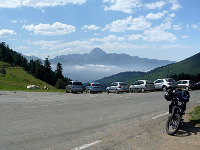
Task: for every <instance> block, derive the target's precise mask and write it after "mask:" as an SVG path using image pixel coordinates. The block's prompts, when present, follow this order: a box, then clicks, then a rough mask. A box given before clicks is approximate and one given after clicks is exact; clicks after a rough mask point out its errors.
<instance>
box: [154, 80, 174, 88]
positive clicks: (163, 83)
mask: <svg viewBox="0 0 200 150" xmlns="http://www.w3.org/2000/svg"><path fill="white" fill-rule="evenodd" d="M154 85H155V89H156V90H163V91H167V89H175V88H177V83H176V81H175V80H174V79H172V78H165V79H157V80H155V81H154Z"/></svg>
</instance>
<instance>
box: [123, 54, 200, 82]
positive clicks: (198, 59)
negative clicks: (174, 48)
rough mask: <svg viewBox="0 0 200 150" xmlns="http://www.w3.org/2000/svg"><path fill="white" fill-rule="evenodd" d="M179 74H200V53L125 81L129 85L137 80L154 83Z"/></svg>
mask: <svg viewBox="0 0 200 150" xmlns="http://www.w3.org/2000/svg"><path fill="white" fill-rule="evenodd" d="M181 73H184V74H190V75H197V74H200V53H198V54H196V55H194V56H192V57H189V58H187V59H185V60H182V61H180V62H177V63H174V64H170V65H167V66H163V67H159V68H156V69H154V70H152V71H149V72H147V73H146V74H144V75H141V76H137V77H132V78H129V79H128V78H127V79H126V81H127V82H128V83H129V84H130V83H132V82H134V81H135V80H138V79H148V80H151V81H154V80H156V79H158V78H166V77H169V76H171V75H174V74H176V75H178V74H181Z"/></svg>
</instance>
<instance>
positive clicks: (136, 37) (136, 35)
mask: <svg viewBox="0 0 200 150" xmlns="http://www.w3.org/2000/svg"><path fill="white" fill-rule="evenodd" d="M142 37H143V36H142V35H140V34H135V35H129V36H128V40H129V41H136V40H139V39H140V38H142Z"/></svg>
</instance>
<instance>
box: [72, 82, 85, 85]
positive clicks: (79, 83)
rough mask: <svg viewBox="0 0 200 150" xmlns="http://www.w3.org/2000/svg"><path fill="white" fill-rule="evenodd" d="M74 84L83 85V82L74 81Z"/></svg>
mask: <svg viewBox="0 0 200 150" xmlns="http://www.w3.org/2000/svg"><path fill="white" fill-rule="evenodd" d="M73 85H83V84H82V83H81V82H74V83H73Z"/></svg>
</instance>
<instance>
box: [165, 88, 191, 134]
mask: <svg viewBox="0 0 200 150" xmlns="http://www.w3.org/2000/svg"><path fill="white" fill-rule="evenodd" d="M164 97H165V99H166V100H167V101H171V103H170V105H169V114H170V116H169V118H168V120H167V123H166V132H167V133H168V134H169V135H174V134H175V133H177V131H178V130H179V129H180V127H181V125H182V124H183V119H182V116H183V115H185V110H186V103H187V102H189V99H190V94H189V92H188V91H187V90H181V89H176V90H173V91H172V90H168V91H167V93H166V94H165V95H164Z"/></svg>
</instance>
